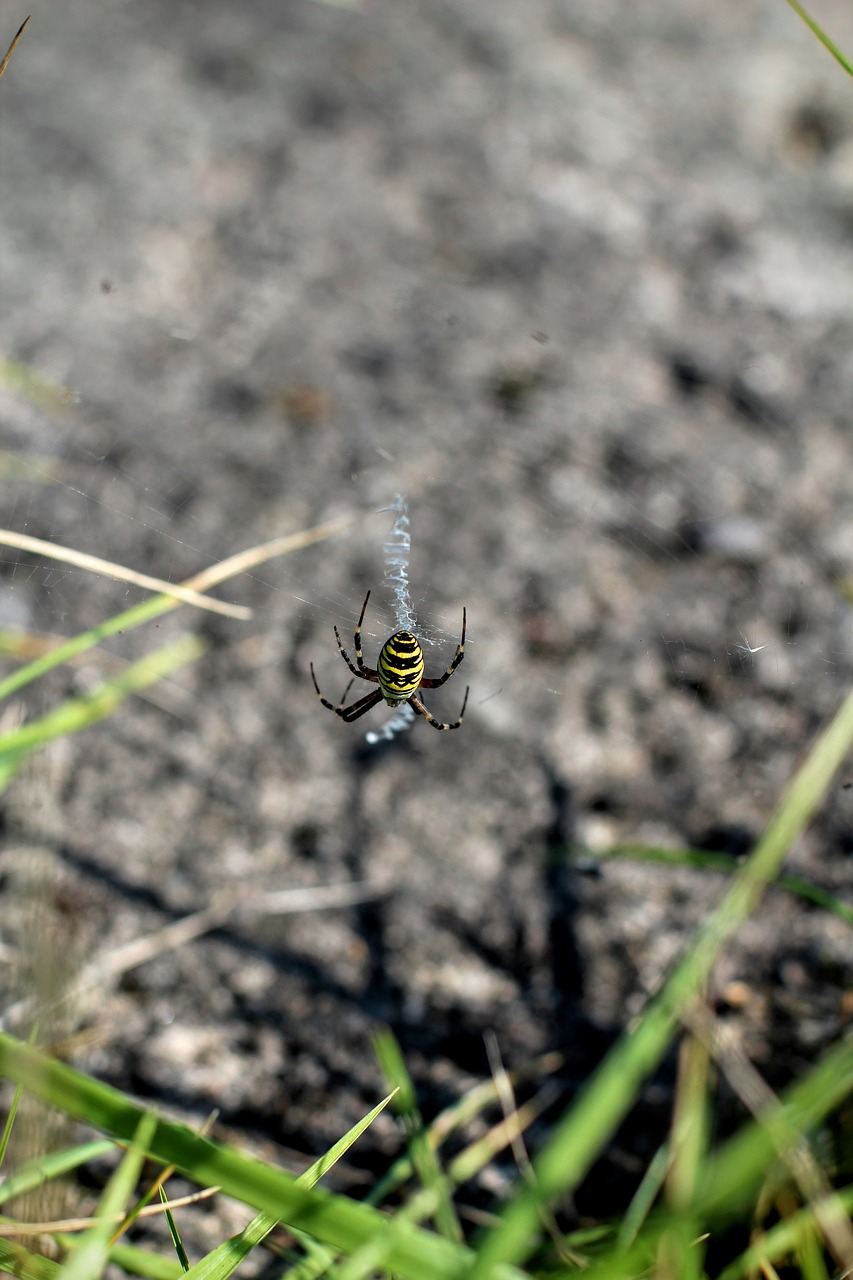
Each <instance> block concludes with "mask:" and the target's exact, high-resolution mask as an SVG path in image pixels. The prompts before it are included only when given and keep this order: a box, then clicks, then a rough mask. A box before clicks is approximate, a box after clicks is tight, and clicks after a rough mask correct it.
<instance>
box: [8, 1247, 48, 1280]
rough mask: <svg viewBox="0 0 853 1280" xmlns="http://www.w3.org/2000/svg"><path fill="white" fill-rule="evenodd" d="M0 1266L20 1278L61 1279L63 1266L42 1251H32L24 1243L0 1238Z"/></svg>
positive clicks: (21, 1279) (33, 1279)
mask: <svg viewBox="0 0 853 1280" xmlns="http://www.w3.org/2000/svg"><path fill="white" fill-rule="evenodd" d="M0 1267H2V1268H3V1273H4V1275H5V1274H7V1273H8V1274H9V1275H10V1276H17V1277H18V1280H59V1277H60V1273H61V1270H62V1268H61V1267H60V1266H59V1264H58V1263H56V1262H51V1261H50V1259H49V1258H43V1257H42V1256H41V1254H40V1253H30V1251H29V1249H25V1248H24V1246H23V1245H22V1244H17V1243H15V1242H14V1241H12V1240H0Z"/></svg>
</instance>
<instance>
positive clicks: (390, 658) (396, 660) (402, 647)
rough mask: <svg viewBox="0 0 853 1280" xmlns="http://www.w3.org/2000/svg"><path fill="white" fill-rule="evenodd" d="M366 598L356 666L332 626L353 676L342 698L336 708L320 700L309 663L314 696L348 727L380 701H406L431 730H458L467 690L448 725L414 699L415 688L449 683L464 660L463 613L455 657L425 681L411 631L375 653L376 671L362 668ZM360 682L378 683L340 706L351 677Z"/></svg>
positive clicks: (356, 641)
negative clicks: (440, 674) (442, 669)
mask: <svg viewBox="0 0 853 1280" xmlns="http://www.w3.org/2000/svg"><path fill="white" fill-rule="evenodd" d="M369 599H370V592H369V591H368V593H367V595H366V596H365V597H364V604H363V605H362V606H361V614H360V616H359V619H358V626H357V627H356V629H355V639H354V645H355V660H356V662H357V664H358V665H357V666H355V667H354V666H353V664H352V663H351V662H350V660H349V655H348V654H347V651H346V649H345V648H344V646H343V645H342V644H341V637H340V636H339V634H338V628H337V627H335V639H336V640H337V642H338V648H339V649H340V652H341V657H342V658H343V660H344V662H345V663H346V664H347V666H348V667H349V669H350V671H351V672H352V674H353V679H352V680H350V682H349V684H348V685H347V687H346V689H344V694H343V697H342V698H341V700H340V702H339V703H338V705H337V706H335V705H334V703H332V702H329V701H328V699H326V698H324V697H323V695H322V693H321V692H320V686H319V685H318V684H317V677H316V676H315V674H314V663H313V662H312V663H311V679H312V680H313V681H314V688H315V689H316V691H317V697H318V698H319V699H320V701H321V702H322V704H323V706H324V707H328V708H329V710H330V711H334V713H335V715H336V716H340V717H341V719H342V720H345V721H346V723H347V724H351V723H352V722H353V720H358V719H360V717H361V716H363V715H364V714H365V712H367V711H370V710H371V708H372V707H375V706H376V705H377V704H378V703H380V702H381V701H382V699H383V698H384V699H385V701H386V702H387V703H388V706H389V707H399V706H402V704H403V703H404V702H408V704H409V706H410V707H411V708H412V710H413V711H417V713H418V715H420V716H423V717H424V719H425V720H428V721H429V723H430V724H431V725H432V727H433V729H441V730H444V729H458V728H459V726H460V724H461V723H462V717H463V716H464V714H465V707H466V706H467V703H468V690H467V689H466V690H465V698H464V700H463V702H462V710H461V711H460V712H459V719H458V720H454V721H453V723H452V724H445V723H444V722H443V721H441V720H436V718H435V716H434V715H432V714H431V712H429V711H427V709H426V707H425V706H424V704H423V703H422V702H421V700H420V698H419V697H418V696H417V693H416V690H417V689H437V688H438V687H439V685H442V684H444V682H445V680H449V679H450V677H451V676H452V675H453V673H454V671H455V670H456V668H457V667H458V666H459V663H460V662H461V661H462V659H463V658H464V657H465V623H466V610H465V609H463V610H462V639H461V640H460V641H459V644H458V646H457V648H456V654H455V656H454V659H453V661H452V662H451V664H450V666H449V667H448V668H447V670H446V671H445V673H444V675H443V676H438V677H437V678H436V679H435V680H427V679H425V677H424V655H423V650H422V649H421V646H420V644H419V643H418V641H417V639H416V638H415V637H414V636H413V635H412V633H411V631H395V632H394V635H393V636H391V637H390V639H388V640H386V641H385V643H384V645H383V646H382V649H381V651H380V654H379V661H378V663H377V669H376V671H373V670H372V669H371V668H370V667H367V666H365V664H364V657H363V655H362V652H361V624H362V623H363V622H364V611H365V609H366V608H367V602H368V600H369ZM356 676H358V677H359V678H360V679H361V680H369V681H370V682H371V684H378V685H379V688H378V689H373V690H372V691H371V692H370V693H368V694H366V695H365V696H364V697H363V698H359V700H358V702H354V703H353V704H352V706H349V707H345V706H344V703H345V702H346V699H347V694H348V693H349V691H350V688H351V687H352V685H353V683H354V682H355V677H356Z"/></svg>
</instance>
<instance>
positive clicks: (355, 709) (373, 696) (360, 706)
mask: <svg viewBox="0 0 853 1280" xmlns="http://www.w3.org/2000/svg"><path fill="white" fill-rule="evenodd" d="M311 679H312V680H313V681H314V688H315V690H316V692H317V697H318V698H319V699H320V701H321V702H322V704H323V706H324V707H328V708H329V710H330V711H334V713H335V715H336V716H340V717H341V719H342V720H344V721H346V723H347V724H352V722H353V720H358V719H359V718H360V717H361V716H363V715H364V713H365V712H366V711H369V710H370V708H371V707H375V706H376V704H377V702H381V701H382V690H381V689H371V691H370V693H368V694H366V695H365V696H364V697H363V698H359V700H358V702H354V703H353V704H352V706H351V707H345V706H344V703H345V702H346V700H347V694H348V693H349V691H350V689H351V688H352V686H353V685H354V684H355V680H354V679H352V680H350V682H349V684H348V685H347V687H346V688H345V689H344V692H343V697H342V698H341V700H340V702H339V703H338V705H337V706H335V704H334V703H333V702H330V701H329V699H328V698H324V697H323V695H322V693H321V692H320V686H319V685H318V684H317V677H316V676H315V674H314V663H313V662H312V663H311Z"/></svg>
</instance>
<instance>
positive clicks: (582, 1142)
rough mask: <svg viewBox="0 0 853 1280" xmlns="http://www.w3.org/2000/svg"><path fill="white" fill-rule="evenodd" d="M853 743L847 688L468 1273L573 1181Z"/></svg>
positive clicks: (508, 1244)
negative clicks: (727, 882) (754, 838)
mask: <svg viewBox="0 0 853 1280" xmlns="http://www.w3.org/2000/svg"><path fill="white" fill-rule="evenodd" d="M852 746H853V693H850V694H848V696H847V697H846V698H845V700H844V702H843V704H842V706H841V708H840V710H839V711H838V712H837V713H836V715H835V717H834V718H833V719H832V721H831V722H830V724H829V725H828V726H827V728H826V729H825V730H824V732H823V733H822V734H821V736H820V737H819V738H818V740H817V742H816V743H815V745H814V747H813V748H812V750H811V751H810V752H809V754H808V756H807V757H806V759H805V761H804V762H803V764H802V765H801V766H800V768H799V770H798V771H797V773H796V774H795V775H794V777H793V779H792V781H791V782H790V784H789V786H788V788H787V790H786V792H785V794H784V796H783V798H782V801H781V803H780V804H779V806H778V808H777V809H776V812H775V813H774V814H773V816H772V818H771V819H770V822H769V823H768V825H767V828H766V830H765V832H764V835H763V836H762V838H761V839H760V841H759V842H758V844H757V846H756V848H755V850H754V851H753V853H752V854H751V855H750V857H749V859H748V860H747V861H746V863H745V864H744V866H743V867H742V868H741V870H740V871H739V872H738V874H737V875H736V876H735V877H734V880H733V883H732V884H731V886H730V888H729V889H728V890H727V892H726V894H725V896H724V898H723V901H722V902H721V904H720V906H719V907H718V908H717V909H716V910H715V911H714V912H713V913H712V914H711V916H710V918H709V919H708V921H707V923H706V924H705V925H704V926H703V928H702V929H701V930H700V931H699V934H698V935H697V938H696V940H695V942H694V943H693V945H692V947H691V948H690V950H689V952H688V954H687V956H686V957H685V959H684V960H683V961H682V962H681V963H680V964H679V965H678V966H677V968H676V969H675V972H674V973H673V974H672V976H671V977H670V978H669V980H668V981H667V983H666V984H665V986H664V988H663V990H662V992H661V993H660V994H659V995H658V996H657V997H656V998H655V999H654V1000H653V1001H652V1002H651V1004H650V1005H649V1007H648V1008H647V1010H646V1011H645V1013H644V1014H643V1016H642V1018H641V1019H640V1020H639V1022H638V1024H637V1025H636V1027H634V1028H632V1029H631V1030H629V1031H627V1032H625V1033H624V1034H623V1035H622V1037H621V1038H620V1040H619V1041H618V1042H617V1044H616V1045H615V1046H614V1048H613V1049H612V1050H611V1051H610V1053H609V1054H608V1055H607V1057H606V1058H605V1060H604V1062H603V1063H602V1065H601V1067H600V1068H599V1070H598V1071H597V1072H596V1074H595V1075H594V1076H593V1078H592V1080H591V1081H590V1082H589V1084H588V1086H587V1087H586V1089H585V1090H584V1092H583V1094H582V1095H581V1097H580V1098H579V1099H578V1100H577V1101H576V1102H575V1103H574V1104H573V1105H572V1106H571V1107H570V1108H569V1110H568V1111H567V1113H566V1114H565V1115H564V1117H563V1118H562V1120H560V1121H559V1122H558V1123H557V1125H556V1126H555V1129H554V1132H553V1134H552V1136H551V1138H550V1139H549V1141H548V1143H547V1144H546V1146H545V1147H544V1148H543V1150H542V1152H541V1153H540V1155H539V1157H538V1159H537V1160H536V1162H535V1165H534V1167H535V1171H536V1178H537V1183H536V1186H535V1187H534V1188H525V1189H524V1190H522V1191H521V1192H520V1194H519V1195H518V1196H517V1197H516V1199H515V1201H514V1202H513V1203H512V1204H511V1205H510V1207H509V1209H508V1210H507V1212H506V1214H505V1216H504V1218H503V1220H502V1221H501V1223H500V1224H499V1226H497V1227H496V1228H494V1229H493V1230H492V1231H491V1232H490V1233H489V1234H488V1235H487V1236H486V1238H485V1239H484V1241H483V1244H482V1247H481V1249H480V1251H479V1253H478V1256H477V1261H476V1263H475V1264H474V1267H473V1269H472V1272H471V1280H483V1278H484V1277H485V1276H487V1275H489V1274H490V1272H491V1270H492V1269H493V1267H494V1266H495V1265H496V1264H498V1263H507V1262H519V1261H521V1260H522V1259H523V1258H525V1257H526V1256H527V1255H528V1253H529V1251H530V1248H531V1247H532V1245H533V1244H534V1242H535V1240H536V1236H537V1223H538V1214H539V1208H540V1204H541V1202H543V1201H544V1202H545V1203H550V1202H551V1201H553V1200H554V1199H556V1197H557V1196H558V1195H560V1194H563V1193H565V1192H568V1191H572V1190H574V1189H575V1188H576V1187H577V1186H578V1184H579V1183H580V1181H581V1179H582V1178H583V1177H584V1176H585V1174H586V1173H587V1171H588V1169H589V1167H590V1165H591V1164H592V1162H593V1160H594V1159H595V1157H596V1155H597V1154H598V1152H599V1151H600V1150H601V1149H602V1147H603V1146H604V1144H605V1143H606V1142H607V1141H608V1140H609V1138H610V1137H611V1136H612V1135H613V1133H614V1132H615V1130H616V1128H617V1126H618V1125H619V1123H620V1122H621V1120H622V1119H623V1118H624V1117H625V1115H626V1114H627V1112H628V1111H629V1109H630V1107H631V1105H632V1104H633V1102H634V1100H635V1098H636V1096H637V1093H638V1091H639V1089H640V1088H641V1086H642V1084H643V1082H644V1081H645V1080H646V1079H647V1078H648V1076H649V1075H650V1074H651V1072H652V1071H654V1069H655V1067H656V1066H657V1065H658V1063H659V1062H660V1060H661V1058H662V1056H663V1054H664V1053H665V1051H666V1048H667V1046H668V1045H669V1042H670V1040H671V1039H672V1037H673V1035H674V1033H675V1031H676V1028H677V1026H678V1019H679V1016H680V1014H681V1013H682V1011H683V1010H684V1009H686V1008H687V1006H688V1004H689V1003H690V1001H691V1000H692V999H694V997H695V996H696V995H697V994H698V992H699V991H700V990H701V989H702V987H703V986H704V984H705V982H706V981H707V979H708V976H709V974H710V972H711V969H712V967H713V964H714V962H715V960H716V959H717V956H718V955H719V953H720V950H721V948H722V946H723V945H724V943H725V942H726V941H727V939H728V938H729V937H731V935H732V934H733V933H734V931H735V930H736V929H737V928H738V926H739V925H741V924H742V923H743V921H744V920H745V919H746V918H747V917H748V916H749V914H750V912H751V911H753V910H754V908H755V906H756V905H757V903H758V901H759V899H760V897H761V894H762V893H763V891H764V889H765V888H766V886H767V885H768V884H769V883H770V881H771V880H772V879H773V877H774V876H775V875H777V874H778V872H779V869H780V867H781V865H782V862H783V860H784V858H785V856H786V854H787V853H788V850H789V849H790V847H791V844H792V843H793V841H794V840H795V838H796V837H797V836H798V835H799V834H800V832H801V831H802V830H803V828H804V827H805V825H806V823H807V822H808V821H809V820H810V819H811V817H812V816H813V815H814V813H815V810H816V809H817V807H818V805H819V803H820V801H821V799H822V797H823V795H824V793H825V791H826V789H827V788H828V787H829V785H830V783H831V781H832V778H833V777H834V775H835V773H836V772H837V770H838V768H839V767H840V765H841V763H842V762H843V760H844V759H845V757H846V756H847V755H848V754H849V752H850V749H851V747H852Z"/></svg>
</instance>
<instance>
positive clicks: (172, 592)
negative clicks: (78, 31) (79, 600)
mask: <svg viewBox="0 0 853 1280" xmlns="http://www.w3.org/2000/svg"><path fill="white" fill-rule="evenodd" d="M7 56H8V55H7ZM0 545H2V546H6V547H17V549H18V550H19V551H34V552H36V554H38V555H43V556H47V557H48V559H50V560H59V561H61V562H62V563H63V564H73V565H75V566H76V567H77V568H78V569H89V570H90V571H91V572H92V573H102V574H104V575H106V576H107V577H110V578H118V579H119V580H120V581H121V582H130V583H132V584H133V586H136V587H144V588H145V589H146V591H156V592H157V593H158V594H160V595H165V596H174V597H175V599H176V600H181V601H182V602H183V603H184V604H192V605H195V606H196V607H197V608H199V609H207V610H208V611H209V612H210V613H221V614H224V615H225V617H227V618H251V616H252V610H251V609H248V608H246V606H245V605H240V604H227V603H226V602H225V601H223V600H211V599H210V597H209V596H205V595H201V594H200V592H198V591H195V590H193V588H192V587H190V586H187V585H186V584H185V583H184V584H183V585H178V584H176V583H174V582H165V581H164V580H163V579H162V578H152V577H150V576H149V574H147V573H137V572H136V570H135V569H126V568H125V567H124V565H120V564H115V563H113V561H111V560H102V559H101V557H100V556H90V555H88V554H87V553H86V552H85V551H74V550H73V548H71V547H60V546H57V544H56V543H55V542H45V541H44V539H43V538H31V537H30V536H29V534H26V533H15V532H14V530H12V529H0Z"/></svg>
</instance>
